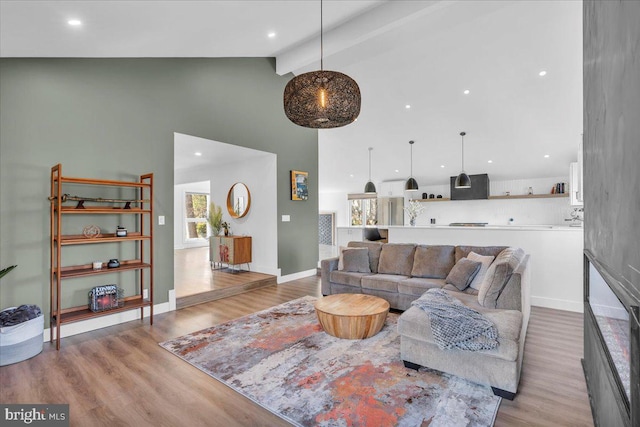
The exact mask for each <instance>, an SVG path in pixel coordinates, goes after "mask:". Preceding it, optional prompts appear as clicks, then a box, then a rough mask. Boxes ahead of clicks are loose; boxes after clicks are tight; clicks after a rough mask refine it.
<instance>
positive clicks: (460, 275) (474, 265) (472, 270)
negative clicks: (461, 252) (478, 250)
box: [445, 258, 482, 291]
mask: <svg viewBox="0 0 640 427" xmlns="http://www.w3.org/2000/svg"><path fill="white" fill-rule="evenodd" d="M481 265H482V263H480V262H478V261H471V260H470V259H467V258H462V259H460V261H458V262H456V265H454V266H453V268H452V269H451V271H450V272H449V274H448V275H447V278H446V279H445V281H446V282H447V283H449V284H452V285H453V286H455V287H456V288H458V290H460V291H463V290H465V289H466V288H467V287H468V286H469V285H470V284H471V282H472V281H473V278H474V277H475V276H476V274H478V271H480V267H481Z"/></svg>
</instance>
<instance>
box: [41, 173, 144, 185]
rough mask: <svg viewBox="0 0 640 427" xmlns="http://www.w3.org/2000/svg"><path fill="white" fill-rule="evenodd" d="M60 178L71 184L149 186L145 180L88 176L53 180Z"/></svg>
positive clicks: (62, 181) (61, 180) (63, 181)
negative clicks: (120, 179) (117, 179)
mask: <svg viewBox="0 0 640 427" xmlns="http://www.w3.org/2000/svg"><path fill="white" fill-rule="evenodd" d="M58 179H60V182H61V183H73V184H85V185H107V186H108V185H111V186H117V187H139V188H146V187H149V188H150V187H151V184H150V183H147V182H132V181H115V180H110V179H89V178H72V177H68V176H65V177H60V178H57V179H54V180H53V182H57V181H58Z"/></svg>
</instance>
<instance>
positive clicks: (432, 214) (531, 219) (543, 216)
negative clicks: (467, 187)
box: [319, 176, 571, 227]
mask: <svg viewBox="0 0 640 427" xmlns="http://www.w3.org/2000/svg"><path fill="white" fill-rule="evenodd" d="M556 182H566V183H568V182H569V177H568V176H560V177H550V178H536V179H519V180H508V181H491V182H490V194H491V195H493V196H500V195H504V193H505V191H510V192H511V195H512V196H514V195H521V194H527V189H528V187H533V192H534V194H548V193H549V192H550V191H551V187H552V185H554V184H555V183H556ZM379 185H380V183H376V187H377V188H380V187H378V186H379ZM419 187H420V189H419V190H418V192H417V193H406V192H405V193H404V196H405V206H406V205H407V203H408V201H409V199H413V198H422V193H427V194H434V195H438V194H440V195H442V197H444V198H448V197H450V188H449V185H448V184H444V185H422V184H419ZM565 192H567V193H568V192H569V189H568V188H566V189H565ZM423 206H424V208H425V210H424V212H423V213H422V214H421V215H420V216H419V217H418V219H417V220H416V224H417V225H428V224H430V219H431V218H435V219H436V224H449V223H451V222H488V223H489V224H496V225H503V224H504V225H506V224H507V223H508V220H509V218H513V219H514V224H516V225H518V224H520V225H525V224H526V225H539V224H551V225H566V223H565V221H564V219H565V218H570V216H569V214H570V212H571V207H570V206H569V198H568V197H567V198H556V199H513V200H500V199H498V200H453V201H449V202H433V203H424V205H423ZM319 208H320V211H322V212H336V225H337V226H338V227H348V226H349V204H348V203H347V194H346V193H345V192H342V193H340V192H326V193H320V197H319ZM408 223H409V219H408V217H406V216H405V224H408Z"/></svg>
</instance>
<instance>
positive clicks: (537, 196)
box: [412, 193, 569, 203]
mask: <svg viewBox="0 0 640 427" xmlns="http://www.w3.org/2000/svg"><path fill="white" fill-rule="evenodd" d="M557 197H569V193H562V194H518V195H512V196H489V199H488V200H505V199H554V198H557ZM412 200H413V201H416V202H421V203H424V202H449V201H451V199H449V198H446V197H445V198H442V199H412ZM477 200H487V199H477ZM457 201H464V200H454V202H457Z"/></svg>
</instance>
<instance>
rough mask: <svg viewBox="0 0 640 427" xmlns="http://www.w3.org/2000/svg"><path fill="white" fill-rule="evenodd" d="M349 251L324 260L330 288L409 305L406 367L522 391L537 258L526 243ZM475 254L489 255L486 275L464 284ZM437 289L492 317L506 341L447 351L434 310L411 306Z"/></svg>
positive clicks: (501, 391) (404, 325)
mask: <svg viewBox="0 0 640 427" xmlns="http://www.w3.org/2000/svg"><path fill="white" fill-rule="evenodd" d="M352 249H359V251H358V250H356V251H353V250H352ZM362 249H366V250H362ZM341 251H342V249H341ZM365 253H366V257H365V256H364V254H365ZM342 254H343V259H342V260H341V259H340V258H341V257H336V258H330V259H325V260H323V261H322V262H321V283H322V285H321V286H322V294H323V295H330V294H335V293H364V294H369V295H375V296H378V297H381V298H384V299H385V300H387V301H389V304H390V305H391V307H392V308H394V309H397V310H401V311H404V313H402V315H401V316H400V318H399V320H398V332H399V334H400V340H401V341H400V353H401V358H402V360H403V361H404V363H405V366H407V367H409V368H414V369H417V368H419V367H421V366H425V367H429V368H432V369H437V370H440V371H443V372H447V373H450V374H453V375H456V376H459V377H462V378H466V379H468V380H471V381H473V382H477V383H480V384H486V385H490V386H491V387H492V389H493V392H494V393H495V394H496V395H498V396H501V397H505V398H507V399H513V398H514V397H515V393H516V392H517V388H518V382H519V379H520V370H521V367H522V359H523V354H524V343H525V337H526V330H527V325H528V322H529V313H530V302H529V292H530V291H529V275H530V273H529V268H528V265H529V256H528V255H526V254H525V253H524V251H523V250H522V249H520V248H508V247H505V246H447V245H415V244H392V243H391V244H390V243H378V242H349V244H348V249H347V250H345V251H344V252H343V253H342ZM347 255H348V256H347ZM354 259H355V262H354ZM467 259H481V260H482V264H483V266H482V271H481V273H482V275H481V276H480V274H481V273H477V274H476V276H477V278H478V279H479V280H478V283H475V285H476V286H474V287H471V286H465V283H456V280H455V279H456V277H455V275H453V274H452V273H454V272H455V270H456V269H458V266H457V264H463V263H465V260H467ZM341 261H342V262H343V265H340V263H341ZM367 263H368V265H365V264H367ZM339 267H340V268H339ZM454 267H456V269H454ZM452 276H453V278H452ZM474 280H475V279H474ZM449 282H454V283H453V284H452V283H449ZM432 288H440V289H443V290H445V291H446V292H447V293H448V294H449V295H451V296H453V297H454V298H455V299H456V300H457V301H458V302H460V303H462V304H464V305H465V306H467V307H470V308H472V309H474V310H476V311H478V312H480V313H481V314H482V315H484V316H485V317H486V318H488V319H489V320H491V321H492V322H493V323H494V325H495V327H496V329H497V331H498V343H499V345H498V347H497V348H495V349H492V350H479V351H467V350H459V349H446V350H443V349H440V348H439V347H438V345H437V344H436V342H435V340H434V337H433V333H432V331H431V324H430V321H429V316H428V315H427V313H426V312H425V311H424V310H422V309H421V308H419V307H415V306H412V305H411V303H412V302H413V301H414V300H416V299H418V298H420V297H421V296H422V295H423V294H425V292H426V291H427V290H429V289H432ZM425 297H428V294H427V295H425Z"/></svg>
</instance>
